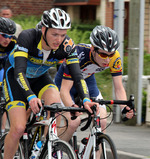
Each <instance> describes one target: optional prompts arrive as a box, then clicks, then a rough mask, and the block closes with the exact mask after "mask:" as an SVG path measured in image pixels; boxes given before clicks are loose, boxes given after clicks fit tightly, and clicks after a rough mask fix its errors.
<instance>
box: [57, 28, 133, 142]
mask: <svg viewBox="0 0 150 159" xmlns="http://www.w3.org/2000/svg"><path fill="white" fill-rule="evenodd" d="M90 41H91V44H92V45H91V44H78V45H77V46H76V50H77V53H78V57H79V61H80V69H81V72H82V75H83V78H84V79H85V81H86V84H87V87H88V90H89V94H90V97H96V98H97V99H102V98H103V97H102V95H101V93H100V91H99V89H98V87H97V84H96V79H95V76H94V74H95V73H97V72H101V71H104V70H105V69H108V68H109V69H110V73H111V75H112V79H113V84H114V88H115V95H116V99H118V100H126V99H127V97H126V92H125V89H124V87H123V84H122V66H121V58H120V54H119V52H118V51H117V49H118V47H119V39H118V36H117V34H116V32H115V31H114V30H112V29H111V28H109V27H106V26H101V25H100V26H96V27H95V28H94V29H93V31H92V33H91V35H90ZM55 83H56V85H57V86H58V88H59V89H60V95H61V99H62V102H63V104H64V105H65V106H70V105H72V104H74V96H76V94H77V91H76V88H75V87H74V81H73V79H72V76H71V75H70V74H69V71H68V67H67V66H66V63H65V62H64V63H63V64H62V65H61V66H60V68H59V70H58V72H57V74H56V76H55ZM120 108H121V110H122V109H127V110H129V109H130V108H129V107H125V106H123V105H120ZM100 113H101V115H100V116H101V118H105V117H106V116H107V112H106V107H105V105H100ZM66 116H68V119H70V114H69V113H68V114H67V115H66ZM126 116H127V117H128V118H132V117H133V110H130V111H129V112H128V113H127V114H126ZM79 124H80V118H79V117H78V118H77V119H76V120H74V121H72V120H69V127H68V130H67V131H66V133H65V135H64V137H63V138H64V140H66V141H69V139H70V138H71V136H72V134H73V132H74V131H75V130H76V128H77V127H78V125H79ZM101 126H102V129H104V128H105V127H106V119H103V120H101Z"/></svg>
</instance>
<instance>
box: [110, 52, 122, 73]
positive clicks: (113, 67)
mask: <svg viewBox="0 0 150 159" xmlns="http://www.w3.org/2000/svg"><path fill="white" fill-rule="evenodd" d="M109 67H110V72H111V74H112V76H119V75H122V63H121V57H120V54H119V52H118V51H116V53H115V55H114V56H113V58H112V59H111V61H110V63H109Z"/></svg>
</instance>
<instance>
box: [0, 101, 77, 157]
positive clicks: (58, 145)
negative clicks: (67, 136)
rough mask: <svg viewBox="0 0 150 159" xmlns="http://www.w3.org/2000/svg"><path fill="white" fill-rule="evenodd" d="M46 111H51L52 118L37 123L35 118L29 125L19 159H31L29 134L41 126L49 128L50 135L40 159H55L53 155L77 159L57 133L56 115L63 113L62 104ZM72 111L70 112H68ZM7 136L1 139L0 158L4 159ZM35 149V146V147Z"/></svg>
mask: <svg viewBox="0 0 150 159" xmlns="http://www.w3.org/2000/svg"><path fill="white" fill-rule="evenodd" d="M43 108H44V110H47V111H50V118H49V119H48V120H46V119H43V120H41V121H36V117H35V116H34V117H33V118H32V120H31V121H30V122H29V123H28V124H27V126H26V130H25V133H24V136H23V137H22V138H21V139H20V143H19V148H18V150H17V153H18V159H29V158H30V155H31V149H30V148H29V147H30V146H29V140H30V139H29V137H28V132H31V130H32V129H33V128H35V127H39V126H46V125H47V126H48V134H47V137H46V140H44V141H43V144H42V147H41V149H40V151H39V154H38V158H39V159H47V158H48V159H53V157H52V156H53V154H54V153H55V154H56V156H57V158H58V159H62V158H65V159H76V154H75V152H74V150H73V148H72V147H71V146H70V145H69V143H67V142H65V141H63V140H60V139H59V138H58V136H57V131H56V117H55V114H56V113H58V112H61V111H63V110H65V109H63V107H62V106H61V104H60V103H54V104H52V105H50V106H43ZM68 111H70V110H68ZM41 112H42V109H41V110H40V113H39V115H40V114H41ZM6 135H7V134H5V135H4V136H2V138H1V139H0V157H1V159H3V157H4V154H3V153H4V140H5V137H6ZM33 147H34V146H33Z"/></svg>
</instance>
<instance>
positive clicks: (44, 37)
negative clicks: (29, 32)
mask: <svg viewBox="0 0 150 159" xmlns="http://www.w3.org/2000/svg"><path fill="white" fill-rule="evenodd" d="M47 31H48V28H47V27H46V30H45V33H44V36H43V39H44V41H45V43H46V45H47V46H48V47H49V44H48V42H47V40H46V34H47Z"/></svg>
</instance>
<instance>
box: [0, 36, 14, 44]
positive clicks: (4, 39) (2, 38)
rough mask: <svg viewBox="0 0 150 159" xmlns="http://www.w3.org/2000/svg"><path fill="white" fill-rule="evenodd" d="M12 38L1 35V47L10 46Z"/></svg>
mask: <svg viewBox="0 0 150 159" xmlns="http://www.w3.org/2000/svg"><path fill="white" fill-rule="evenodd" d="M11 39H12V38H11V37H7V38H6V37H5V36H3V34H0V45H1V46H2V47H7V46H8V45H9V43H10V42H11Z"/></svg>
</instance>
